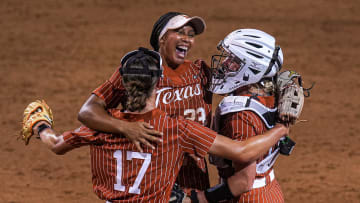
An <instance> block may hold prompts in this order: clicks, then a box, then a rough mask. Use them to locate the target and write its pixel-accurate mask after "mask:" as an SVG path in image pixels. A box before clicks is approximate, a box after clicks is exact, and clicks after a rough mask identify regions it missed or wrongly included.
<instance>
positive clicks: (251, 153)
mask: <svg viewBox="0 0 360 203" xmlns="http://www.w3.org/2000/svg"><path fill="white" fill-rule="evenodd" d="M287 134H288V128H286V127H285V126H284V125H282V124H277V125H276V126H275V127H274V128H272V129H271V130H268V131H266V132H265V133H264V134H263V135H258V136H255V137H251V138H250V139H248V140H246V141H241V142H238V141H234V140H231V139H229V138H227V137H224V136H220V135H219V136H217V137H216V139H215V141H214V143H213V145H212V146H211V148H210V150H209V153H211V154H215V155H218V156H221V157H223V158H226V159H230V160H233V161H237V162H240V163H249V162H253V161H255V160H256V159H258V158H260V156H262V155H263V154H265V153H266V152H267V151H268V150H269V148H270V147H272V146H273V145H275V144H276V143H277V142H278V141H279V139H280V138H281V137H283V136H286V135H287Z"/></svg>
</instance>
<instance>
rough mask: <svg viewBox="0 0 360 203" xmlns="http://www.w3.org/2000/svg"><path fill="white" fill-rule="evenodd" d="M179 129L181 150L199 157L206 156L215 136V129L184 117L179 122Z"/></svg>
mask: <svg viewBox="0 0 360 203" xmlns="http://www.w3.org/2000/svg"><path fill="white" fill-rule="evenodd" d="M179 129H180V134H181V137H182V139H181V140H180V142H181V146H182V148H183V150H184V151H185V152H187V153H189V154H194V155H196V156H198V157H201V158H203V157H205V156H206V154H207V153H208V151H209V149H210V147H211V146H212V144H213V143H214V141H215V138H216V136H217V133H216V132H215V131H212V130H211V129H209V128H206V127H204V126H202V125H200V124H198V123H196V122H193V121H190V120H185V119H184V120H181V121H180V122H179Z"/></svg>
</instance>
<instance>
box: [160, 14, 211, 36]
mask: <svg viewBox="0 0 360 203" xmlns="http://www.w3.org/2000/svg"><path fill="white" fill-rule="evenodd" d="M188 23H191V26H192V27H193V28H194V30H195V34H197V35H198V34H201V33H202V32H204V30H205V28H206V25H205V21H204V20H203V19H202V18H200V17H198V16H194V17H191V18H190V17H189V16H187V15H177V16H174V17H173V18H171V19H170V20H169V22H168V23H167V24H166V26H165V27H164V28H163V29H162V30H161V32H160V35H159V40H160V39H161V38H162V37H163V36H164V34H165V33H166V32H167V31H168V30H174V29H178V28H181V27H182V26H184V25H186V24H188Z"/></svg>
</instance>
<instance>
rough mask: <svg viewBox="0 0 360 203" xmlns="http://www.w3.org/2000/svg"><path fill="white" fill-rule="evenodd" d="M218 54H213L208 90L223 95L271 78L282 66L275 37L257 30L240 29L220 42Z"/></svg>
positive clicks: (281, 57) (279, 49) (280, 52)
mask: <svg viewBox="0 0 360 203" xmlns="http://www.w3.org/2000/svg"><path fill="white" fill-rule="evenodd" d="M218 49H219V50H220V51H221V54H220V55H213V56H212V63H211V67H212V68H213V69H212V70H213V74H212V78H211V85H210V90H211V91H212V92H213V93H216V94H226V93H230V92H233V91H234V90H236V89H238V88H240V87H243V86H246V85H249V84H255V83H258V82H259V81H261V80H262V79H263V78H271V77H274V76H275V75H276V73H277V72H278V71H279V70H280V69H281V66H282V64H283V53H282V51H281V48H280V46H276V45H275V38H274V37H272V36H271V35H269V34H267V33H265V32H263V31H260V30H256V29H239V30H235V31H233V32H231V33H230V34H229V35H227V36H226V37H225V39H224V40H222V41H220V43H219V45H218Z"/></svg>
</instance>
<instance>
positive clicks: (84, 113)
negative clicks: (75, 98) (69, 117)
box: [77, 107, 90, 123]
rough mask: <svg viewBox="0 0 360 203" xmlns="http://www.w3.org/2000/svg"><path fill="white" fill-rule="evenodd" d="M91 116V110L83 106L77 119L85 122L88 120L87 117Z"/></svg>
mask: <svg viewBox="0 0 360 203" xmlns="http://www.w3.org/2000/svg"><path fill="white" fill-rule="evenodd" d="M89 116H90V112H89V111H88V110H87V109H86V108H84V107H81V109H80V111H79V113H78V116H77V119H78V121H80V122H81V123H84V122H85V121H86V120H87V118H89Z"/></svg>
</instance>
